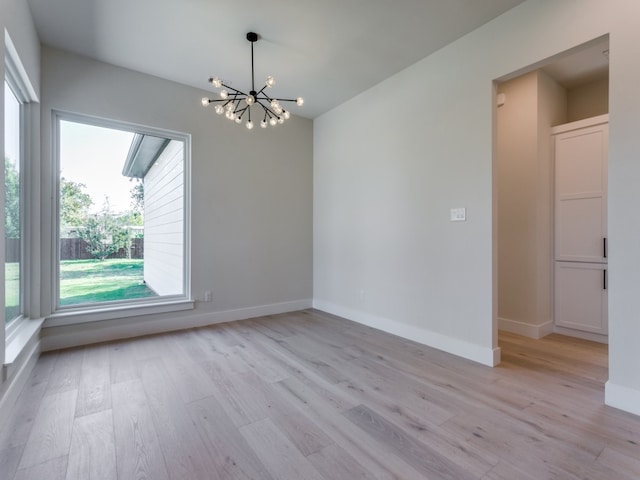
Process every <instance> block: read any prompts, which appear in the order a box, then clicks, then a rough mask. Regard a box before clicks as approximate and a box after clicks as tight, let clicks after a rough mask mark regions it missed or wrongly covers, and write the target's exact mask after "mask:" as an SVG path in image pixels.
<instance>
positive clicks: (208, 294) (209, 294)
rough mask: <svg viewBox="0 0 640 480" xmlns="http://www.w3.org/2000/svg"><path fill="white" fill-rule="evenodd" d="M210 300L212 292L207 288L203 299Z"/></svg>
mask: <svg viewBox="0 0 640 480" xmlns="http://www.w3.org/2000/svg"><path fill="white" fill-rule="evenodd" d="M211 300H213V293H211V290H207V291H206V292H204V301H205V302H210V301H211Z"/></svg>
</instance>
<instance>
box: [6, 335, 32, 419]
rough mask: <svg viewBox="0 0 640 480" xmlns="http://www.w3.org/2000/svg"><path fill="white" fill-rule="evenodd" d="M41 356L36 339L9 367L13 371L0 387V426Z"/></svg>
mask: <svg viewBox="0 0 640 480" xmlns="http://www.w3.org/2000/svg"><path fill="white" fill-rule="evenodd" d="M39 357H40V341H39V340H37V339H35V340H34V341H33V342H32V344H31V343H30V344H28V345H27V348H26V349H25V351H23V352H22V353H21V354H20V355H19V356H18V358H16V359H15V361H14V363H13V364H11V366H10V369H8V370H9V371H10V372H11V373H10V374H9V375H8V378H7V380H6V382H5V384H3V385H2V388H1V389H0V428H2V427H3V425H4V424H5V423H6V421H7V419H8V416H9V413H10V412H11V411H12V407H13V405H14V404H15V403H16V400H17V399H18V396H19V395H20V392H21V391H22V388H23V387H24V385H25V383H26V382H27V380H28V379H29V375H30V374H31V371H32V370H33V367H35V365H36V362H37V361H38V358H39ZM3 369H6V367H3Z"/></svg>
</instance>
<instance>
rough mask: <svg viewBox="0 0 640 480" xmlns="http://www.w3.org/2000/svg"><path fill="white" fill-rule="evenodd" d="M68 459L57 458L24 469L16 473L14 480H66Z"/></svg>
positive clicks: (65, 457)
mask: <svg viewBox="0 0 640 480" xmlns="http://www.w3.org/2000/svg"><path fill="white" fill-rule="evenodd" d="M67 461H68V457H67V455H65V456H64V457H57V458H53V459H51V460H47V461H46V462H44V463H40V464H38V465H35V466H33V467H29V468H23V469H20V470H18V471H17V472H16V475H15V477H13V480H42V479H45V478H46V479H47V480H65V478H66V475H67Z"/></svg>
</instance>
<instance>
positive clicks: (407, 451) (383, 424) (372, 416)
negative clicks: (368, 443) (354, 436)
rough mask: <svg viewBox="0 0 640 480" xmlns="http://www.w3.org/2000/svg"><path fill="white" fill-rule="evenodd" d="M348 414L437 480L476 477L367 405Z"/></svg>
mask: <svg viewBox="0 0 640 480" xmlns="http://www.w3.org/2000/svg"><path fill="white" fill-rule="evenodd" d="M344 416H345V417H346V418H347V419H349V420H350V421H351V422H353V423H354V424H355V425H357V426H358V427H360V428H361V429H362V430H364V431H365V432H367V433H368V434H369V435H371V436H372V437H374V438H375V439H376V440H377V441H378V442H380V443H381V444H383V445H385V446H386V447H387V448H390V449H392V450H393V451H394V452H395V453H396V454H397V455H398V456H399V457H401V458H403V459H404V460H405V461H406V462H407V463H409V464H410V465H412V466H413V467H414V468H415V469H416V470H418V471H419V472H421V473H422V474H423V475H425V476H426V477H427V478H431V479H434V480H435V479H438V480H440V479H442V480H465V479H469V480H471V479H473V478H476V477H474V476H472V475H471V474H470V473H469V472H467V471H465V470H463V469H462V468H460V467H459V466H458V465H456V464H455V463H453V462H452V461H450V460H449V459H447V458H446V457H444V456H442V455H440V454H439V453H437V452H435V451H434V450H432V449H431V448H429V447H428V446H427V445H425V444H424V443H422V442H420V441H418V440H416V439H415V438H414V437H412V436H410V435H408V434H407V433H406V432H405V431H404V430H402V429H401V428H399V427H398V426H397V425H395V424H393V423H391V422H390V421H388V420H386V419H385V418H383V417H382V416H380V415H378V414H377V413H376V412H374V411H373V410H371V409H370V408H368V407H366V406H364V405H360V406H357V407H354V408H352V409H351V410H348V411H346V412H345V413H344Z"/></svg>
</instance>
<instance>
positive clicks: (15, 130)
mask: <svg viewBox="0 0 640 480" xmlns="http://www.w3.org/2000/svg"><path fill="white" fill-rule="evenodd" d="M4 105H5V107H4V108H5V110H4V129H5V131H4V154H5V156H6V157H9V159H10V160H11V161H12V162H13V164H14V165H16V167H19V165H18V164H17V163H16V161H17V160H18V159H19V158H20V128H19V127H20V125H19V124H18V123H17V122H16V119H18V118H20V104H19V103H18V101H17V100H16V97H15V96H14V95H13V92H12V91H11V89H10V88H9V85H7V82H5V84H4Z"/></svg>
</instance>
